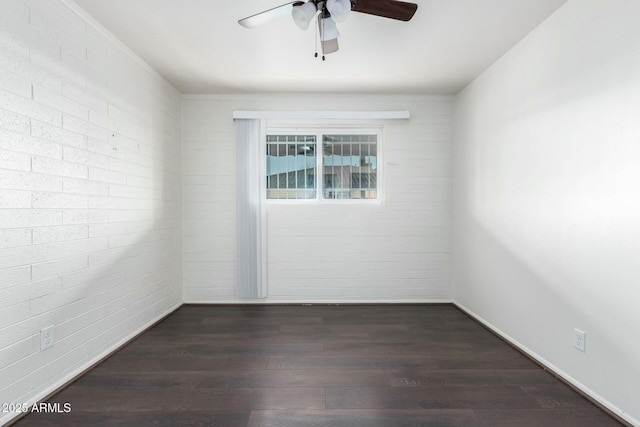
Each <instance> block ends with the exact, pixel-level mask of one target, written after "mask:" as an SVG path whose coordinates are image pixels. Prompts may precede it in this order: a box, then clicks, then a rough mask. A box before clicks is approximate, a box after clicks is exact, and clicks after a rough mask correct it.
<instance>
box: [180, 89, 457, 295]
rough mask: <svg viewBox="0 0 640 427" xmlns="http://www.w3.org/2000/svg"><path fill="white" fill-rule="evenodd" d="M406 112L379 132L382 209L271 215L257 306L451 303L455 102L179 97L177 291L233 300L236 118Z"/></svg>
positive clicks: (285, 208)
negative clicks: (180, 245) (245, 113)
mask: <svg viewBox="0 0 640 427" xmlns="http://www.w3.org/2000/svg"><path fill="white" fill-rule="evenodd" d="M407 109H408V110H410V112H411V120H410V121H400V122H392V121H389V122H387V124H386V126H385V135H384V141H383V144H384V163H385V164H384V168H385V169H384V186H385V189H384V190H385V202H384V204H382V205H366V206H363V205H360V206H353V205H351V206H344V205H322V206H319V205H312V206H308V205H305V206H301V205H282V204H280V205H269V207H268V209H267V223H268V231H267V240H268V249H267V252H268V254H267V257H268V273H267V274H268V288H269V289H268V293H269V297H268V298H267V299H265V300H260V301H261V302H282V301H284V302H286V301H291V302H320V301H325V302H326V301H336V302H337V301H358V302H364V301H385V302H390V301H414V302H415V301H432V300H437V301H441V300H450V257H451V254H450V241H451V238H450V221H451V203H450V202H451V200H450V199H451V152H450V150H451V138H452V115H451V114H452V98H451V97H412V96H349V95H256V96H235V97H234V96H227V97H224V96H218V97H207V96H204V97H198V96H195V97H189V96H185V97H184V99H183V126H184V130H183V143H184V152H183V156H184V164H183V170H184V179H183V181H184V185H183V188H184V201H185V203H184V292H185V301H187V302H223V301H226V302H229V301H236V297H235V258H236V255H235V251H236V245H235V148H234V146H235V135H234V127H233V121H232V114H233V111H234V110H407Z"/></svg>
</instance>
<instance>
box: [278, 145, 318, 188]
mask: <svg viewBox="0 0 640 427" xmlns="http://www.w3.org/2000/svg"><path fill="white" fill-rule="evenodd" d="M315 176H316V137H315V136H314V135H267V199H315V198H316V191H315Z"/></svg>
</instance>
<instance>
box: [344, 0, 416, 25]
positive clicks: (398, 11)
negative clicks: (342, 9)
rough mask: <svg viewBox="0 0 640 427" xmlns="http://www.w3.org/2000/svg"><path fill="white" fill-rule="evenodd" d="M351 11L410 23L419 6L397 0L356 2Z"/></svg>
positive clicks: (360, 0)
mask: <svg viewBox="0 0 640 427" xmlns="http://www.w3.org/2000/svg"><path fill="white" fill-rule="evenodd" d="M351 10H353V11H355V12H360V13H368V14H369V15H376V16H381V17H383V18H391V19H397V20H399V21H409V20H410V19H411V18H413V15H414V14H415V13H416V10H418V5H417V4H415V3H407V2H404V1H396V0H356V2H355V5H354V6H353V7H352V9H351Z"/></svg>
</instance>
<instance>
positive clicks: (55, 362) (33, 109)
mask: <svg viewBox="0 0 640 427" xmlns="http://www.w3.org/2000/svg"><path fill="white" fill-rule="evenodd" d="M180 128H181V125H180V95H179V93H178V92H177V91H176V90H175V89H174V88H173V87H171V86H170V85H169V84H167V83H166V82H165V81H163V80H162V79H160V78H159V77H157V74H156V73H154V72H152V71H150V70H149V69H148V68H147V67H145V66H143V65H142V64H141V63H140V62H138V61H137V60H135V59H134V58H133V57H132V56H131V55H129V54H128V53H126V49H125V50H123V49H121V48H120V47H118V45H117V44H115V43H114V42H111V41H110V40H109V39H108V38H107V37H105V36H104V35H102V34H100V33H99V32H98V31H97V30H96V28H94V27H93V26H91V25H90V24H89V23H87V21H85V20H84V19H82V18H81V17H80V16H78V15H76V14H75V13H74V12H73V11H71V10H70V9H68V8H67V7H66V6H64V5H63V4H62V3H61V2H59V1H53V0H22V1H20V0H2V1H1V2H0V379H1V380H0V402H3V403H10V402H17V403H28V402H32V401H33V400H34V399H39V398H42V397H43V396H44V395H45V394H46V393H47V392H49V391H51V390H52V389H53V388H55V387H56V386H58V385H60V384H61V382H62V381H64V380H65V379H68V378H70V377H71V376H72V375H73V374H75V373H77V372H78V371H79V370H80V369H82V368H83V367H86V366H87V364H88V363H89V362H90V361H92V360H96V358H98V357H100V356H101V355H104V354H105V353H106V352H107V351H109V350H110V349H112V348H113V347H114V346H115V345H116V344H118V343H119V342H121V341H122V340H123V339H125V338H126V337H128V336H130V335H131V334H133V333H134V332H136V331H138V330H139V329H140V328H141V327H143V326H144V325H147V324H149V322H151V321H153V320H154V319H157V318H159V317H160V316H161V315H162V314H163V313H165V312H167V311H168V310H170V309H171V308H172V307H175V306H176V305H177V304H180V303H181V301H182V287H181V275H182V273H181V268H182V266H181V196H180V192H181V147H180ZM51 324H53V325H55V340H56V343H55V345H54V346H53V347H52V348H50V349H47V350H45V351H42V352H41V351H40V337H39V332H40V329H42V328H43V327H46V326H48V325H51ZM12 415H13V414H6V413H3V414H0V424H2V423H3V422H4V421H6V420H7V419H8V418H10V417H11V416H12Z"/></svg>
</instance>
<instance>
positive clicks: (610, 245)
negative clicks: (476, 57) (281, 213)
mask: <svg viewBox="0 0 640 427" xmlns="http://www.w3.org/2000/svg"><path fill="white" fill-rule="evenodd" d="M638 17H640V2H638V1H634V0H570V1H569V2H568V3H567V4H566V5H564V6H563V7H562V8H561V9H559V10H558V11H557V12H556V13H555V14H554V15H553V16H551V17H550V18H549V19H548V20H547V21H546V22H544V23H543V24H542V25H541V26H540V27H538V28H537V29H536V30H534V31H533V32H532V33H531V34H530V35H529V36H528V37H526V38H525V39H524V40H523V41H522V42H521V43H520V44H518V45H517V46H515V47H514V48H513V49H512V50H511V51H510V52H509V53H507V54H506V55H505V56H504V57H503V58H502V59H500V60H499V61H498V62H497V63H496V64H494V65H493V66H492V67H490V68H489V69H488V70H487V71H486V72H485V73H484V74H482V75H481V76H480V77H479V78H477V79H476V80H475V81H474V82H473V83H472V84H470V85H469V86H468V87H467V88H466V89H465V90H463V91H462V92H461V93H460V94H459V95H458V96H457V98H456V110H455V114H456V124H455V144H454V145H455V148H454V254H455V260H454V279H453V283H454V284H453V286H454V298H455V301H456V302H457V303H459V304H460V305H462V306H463V307H466V308H467V309H468V310H470V311H471V312H473V313H475V314H476V315H477V316H478V317H480V318H481V319H483V320H484V321H486V322H487V323H489V324H490V325H492V326H493V327H495V328H497V329H498V330H500V331H501V332H502V333H504V334H506V335H507V336H508V337H510V338H511V339H513V340H514V341H515V342H517V343H518V344H519V345H521V346H522V347H524V348H526V349H528V350H529V351H530V352H531V353H533V354H535V355H537V357H539V358H541V359H543V360H545V361H546V362H547V363H549V364H550V365H552V366H554V367H555V368H556V369H558V370H560V371H562V372H564V374H565V375H566V376H567V377H568V378H569V379H572V380H573V381H574V382H575V383H576V384H577V385H579V386H581V387H582V388H583V389H584V390H587V391H589V392H590V393H591V394H592V395H593V396H596V397H598V398H599V399H600V400H601V401H602V402H604V403H606V404H608V405H609V406H610V407H611V408H612V409H614V410H616V411H618V412H619V413H620V414H622V415H623V416H625V417H626V418H627V419H628V420H630V421H632V422H635V423H636V424H637V425H640V421H639V420H640V343H639V341H638V337H640V310H639V309H638V303H639V302H640V286H639V284H640V121H639V120H638V118H639V117H640V25H638ZM574 328H579V329H582V330H584V331H585V332H586V333H587V339H586V353H581V352H579V351H577V350H575V349H574V348H573V343H572V338H573V329H574Z"/></svg>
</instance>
